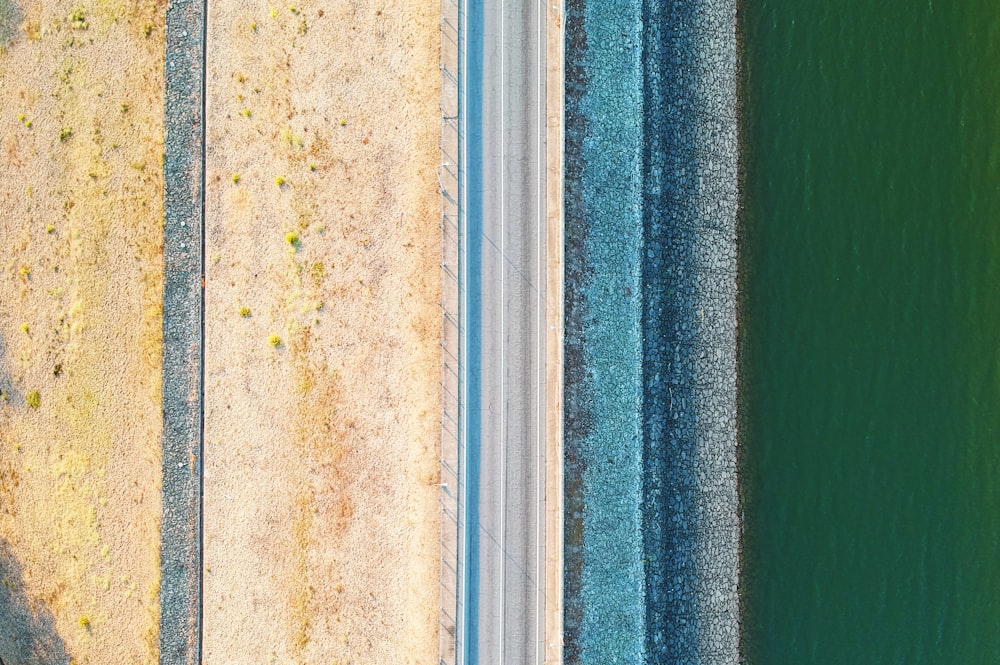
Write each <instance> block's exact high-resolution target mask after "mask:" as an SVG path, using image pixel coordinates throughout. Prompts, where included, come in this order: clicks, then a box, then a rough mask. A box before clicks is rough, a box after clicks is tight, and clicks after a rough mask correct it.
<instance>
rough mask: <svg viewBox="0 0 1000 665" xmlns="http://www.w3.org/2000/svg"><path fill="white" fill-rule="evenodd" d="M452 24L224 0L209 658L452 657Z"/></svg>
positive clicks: (219, 6)
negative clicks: (447, 285)
mask: <svg viewBox="0 0 1000 665" xmlns="http://www.w3.org/2000/svg"><path fill="white" fill-rule="evenodd" d="M439 20H440V5H439V4H438V3H436V2H429V1H423V0H421V1H419V2H417V1H414V0H384V1H380V0H348V1H344V0H307V1H306V2H303V3H301V4H298V3H296V4H294V5H292V6H289V5H287V4H280V5H279V4H269V3H267V2H260V1H251V2H246V3H232V2H214V3H210V6H209V29H208V59H209V68H208V107H207V109H208V124H207V127H208V146H209V149H208V159H207V171H206V173H207V180H208V188H207V199H208V203H207V213H206V227H207V254H206V257H207V263H208V268H207V273H206V285H207V296H206V297H207V310H206V315H207V322H208V324H207V330H206V344H207V347H206V349H207V364H206V386H205V390H206V421H205V446H206V449H205V460H204V462H205V566H206V568H205V617H204V626H205V633H204V659H205V662H206V663H208V664H210V665H216V664H217V665H222V664H224V663H270V662H277V663H323V664H324V665H329V664H330V663H341V664H347V663H355V664H360V663H373V664H376V663H377V664H389V663H392V664H396V663H400V664H402V663H426V664H428V665H430V664H431V663H435V662H436V658H437V608H438V597H437V589H438V561H439V558H438V528H439V526H438V510H437V491H438V488H437V487H436V483H437V479H438V442H439V430H438V428H439V425H438V420H439V417H440V387H439V376H440V366H441V365H440V350H439V345H438V340H439V333H440V309H439V304H438V303H439V298H440V268H439V262H440V242H441V239H440V232H439V210H440V205H439V199H438V193H437V176H436V171H435V168H436V164H437V162H438V154H439V153H438V136H439V112H438V103H439V95H440V86H439V80H440V73H439V69H438V56H439Z"/></svg>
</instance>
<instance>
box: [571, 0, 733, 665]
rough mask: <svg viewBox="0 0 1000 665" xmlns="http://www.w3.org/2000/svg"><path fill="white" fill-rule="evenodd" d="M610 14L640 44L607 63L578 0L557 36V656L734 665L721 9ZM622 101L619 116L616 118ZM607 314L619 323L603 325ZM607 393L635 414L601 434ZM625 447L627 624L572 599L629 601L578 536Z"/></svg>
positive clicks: (729, 107) (728, 84) (728, 164)
mask: <svg viewBox="0 0 1000 665" xmlns="http://www.w3.org/2000/svg"><path fill="white" fill-rule="evenodd" d="M622 4H623V5H624V6H625V9H624V10H625V11H635V12H636V13H637V14H639V13H641V16H642V17H644V20H643V21H642V22H641V27H638V26H633V25H632V24H629V26H628V28H627V29H625V28H623V29H622V30H621V34H622V35H623V38H622V42H624V43H625V45H626V47H625V48H624V49H621V48H618V46H614V47H612V46H611V45H609V44H608V42H607V40H599V39H594V40H592V43H593V46H589V47H588V39H587V38H588V37H589V36H591V35H589V34H587V30H593V29H594V28H593V27H591V25H588V24H587V23H586V19H587V18H589V17H590V16H591V14H593V13H595V12H596V11H597V9H598V8H596V7H595V6H594V5H589V6H588V4H587V3H586V2H585V1H581V2H580V3H578V4H577V5H576V6H577V8H578V11H579V12H580V15H581V17H582V18H583V21H580V28H579V29H580V31H582V33H583V34H572V33H571V34H568V37H567V57H568V62H574V61H575V62H579V63H582V64H579V65H578V66H577V69H576V70H574V76H570V75H568V76H567V86H566V95H567V102H566V103H567V108H568V109H569V108H571V107H574V108H576V109H577V112H578V116H577V117H576V118H574V119H569V123H568V129H569V132H568V133H567V136H568V137H569V136H572V135H573V133H574V132H576V133H578V134H579V136H578V137H577V138H576V139H568V140H567V156H566V159H567V169H566V172H567V181H569V182H571V183H572V184H571V185H568V186H567V194H566V196H567V227H568V231H567V233H568V236H569V238H570V243H569V244H568V245H567V253H568V256H567V313H568V318H567V359H568V360H567V368H566V372H567V378H566V380H567V386H568V389H567V415H566V418H567V423H569V422H571V421H572V422H574V423H575V428H576V429H575V430H571V428H570V427H569V425H567V430H568V440H567V442H566V447H567V451H568V454H569V455H570V456H574V457H575V458H574V457H570V458H568V459H567V466H568V469H569V470H570V473H574V467H575V473H576V474H577V478H576V479H574V478H573V477H572V476H570V475H567V479H566V481H567V488H569V489H568V493H567V499H566V501H567V521H568V522H570V527H569V528H568V530H567V532H566V537H567V543H568V546H567V553H568V555H569V559H568V561H567V571H568V578H567V587H566V589H567V599H566V604H567V608H568V609H567V624H568V626H567V636H568V638H567V639H568V645H567V649H568V651H569V652H570V653H574V654H576V655H577V656H578V657H579V659H580V662H582V663H589V662H598V661H599V660H600V659H601V658H605V659H607V658H612V659H613V658H619V659H621V660H622V662H625V661H630V662H631V660H633V659H635V658H637V657H639V658H642V659H646V660H648V662H660V661H661V660H662V659H664V658H680V659H700V660H702V661H707V662H712V663H736V662H738V661H739V598H738V592H737V588H738V574H739V546H740V535H739V502H738V495H737V476H736V468H737V467H736V289H737V286H736V216H737V215H736V212H737V205H738V177H737V162H738V145H737V142H736V125H737V115H736V88H737V79H736V17H735V12H736V5H735V2H734V1H733V0H713V1H712V2H710V3H708V5H707V6H706V7H703V8H701V9H700V10H695V9H693V8H688V7H669V8H668V7H666V6H665V5H663V4H662V3H661V2H659V1H658V0H646V1H645V2H642V3H641V4H640V3H638V2H626V3H622ZM640 9H641V12H640ZM619 11H623V10H622V9H621V8H619ZM649 17H659V18H660V20H659V21H657V20H650V18H649ZM569 20H570V21H572V20H573V19H572V18H570V19H569ZM597 23H598V25H597V27H598V28H601V29H603V28H604V26H603V24H601V23H600V22H597ZM568 30H569V29H568ZM630 49H631V50H630ZM640 52H641V57H638V58H636V57H635V56H636V55H638V54H639V53H640ZM636 62H638V64H634V63H636ZM692 63H694V64H695V65H696V66H694V67H692ZM609 67H617V68H619V69H618V71H621V70H624V71H626V73H627V74H626V75H627V76H629V77H633V78H632V80H633V81H634V82H635V84H636V85H637V86H638V87H639V89H640V92H641V98H640V99H638V100H631V99H623V97H622V95H621V94H620V93H619V94H611V93H609V90H610V86H608V84H607V78H608V68H609ZM597 81H600V82H601V86H598V85H597ZM619 87H620V84H619ZM595 100H596V101H595ZM626 102H627V103H629V104H633V106H629V107H628V109H623V107H625V106H626ZM623 110H624V112H623ZM633 110H636V111H637V112H638V113H639V115H640V116H641V130H640V132H639V134H640V135H641V136H642V139H643V141H642V147H641V152H640V154H634V153H629V152H627V151H628V150H629V149H630V148H631V144H630V143H629V140H628V139H627V138H626V139H625V140H622V139H621V137H620V136H618V135H616V133H615V132H616V131H621V129H622V128H623V127H624V126H626V125H627V122H626V121H625V120H621V118H622V117H623V116H627V115H628V114H629V113H630V112H632V111H633ZM610 111H614V114H613V115H615V117H616V118H618V119H619V122H618V124H617V125H615V126H613V127H610V128H609V126H608V125H607V123H606V122H605V121H603V120H602V118H601V114H602V112H603V113H604V114H608V115H611V113H610ZM567 116H568V118H569V113H568V114H567ZM602 123H603V124H602ZM602 132H603V133H602ZM601 145H603V146H604V150H603V152H602V150H601V148H600V147H599V146H601ZM608 154H611V156H610V157H609V156H608ZM609 159H610V160H614V159H617V160H618V161H617V164H616V166H615V168H616V169H617V171H615V178H616V179H617V181H618V182H616V185H615V187H610V188H609V189H614V190H615V191H616V192H617V193H618V199H619V200H618V201H614V202H611V203H613V204H615V205H617V207H608V206H609V202H608V199H607V198H606V195H604V196H605V198H601V197H602V193H601V187H602V186H603V185H604V183H605V181H606V180H607V178H602V177H599V174H600V173H601V170H602V169H604V172H605V173H606V172H607V171H608V169H607V167H606V166H605V167H602V166H601V165H600V163H599V161H600V160H609ZM622 173H624V174H625V176H622V175H621V174H622ZM623 177H624V178H625V184H621V180H622V179H623ZM637 181H638V182H637ZM635 191H638V192H639V196H640V201H639V204H638V209H635V210H633V209H629V208H628V205H629V196H630V193H631V192H635ZM623 192H624V193H623ZM573 197H576V198H573ZM588 197H589V198H588ZM601 206H605V208H606V209H602V208H601ZM616 216H617V217H616ZM625 217H628V218H629V220H628V221H626V220H625V219H624V218H625ZM629 222H630V224H629ZM622 229H627V230H626V234H627V233H631V232H634V233H638V234H641V242H640V246H639V248H638V251H635V252H634V253H633V250H629V249H628V247H630V246H631V245H629V244H628V243H621V242H620V243H619V244H618V246H617V247H616V248H615V251H617V252H618V254H617V256H618V258H619V259H620V260H619V263H618V264H609V263H608V262H607V259H606V256H605V255H606V254H607V252H608V246H607V241H606V240H605V242H604V243H602V242H601V236H602V235H606V234H607V232H608V231H609V230H617V231H618V232H619V233H621V230H622ZM574 238H575V239H576V244H573V242H574ZM632 258H634V259H635V260H637V261H639V262H640V264H641V272H640V275H639V277H638V288H637V289H635V290H634V292H630V291H629V289H628V288H627V287H626V288H625V289H624V291H623V289H622V285H623V284H627V283H628V282H629V281H630V278H631V275H630V274H629V273H628V270H629V269H630V266H629V261H630V260H632ZM609 266H611V272H609ZM616 271H617V272H616ZM609 295H610V296H611V297H612V298H620V299H621V301H625V300H627V299H630V298H631V300H632V302H633V303H634V305H633V308H632V309H629V308H624V307H622V306H620V305H616V304H613V303H610V304H609V302H608V296H609ZM612 310H614V311H618V312H619V315H618V316H609V312H610V311H612ZM632 312H641V315H640V334H639V335H638V336H635V335H634V334H630V335H625V336H623V335H622V332H621V327H622V325H623V324H624V322H625V321H628V320H630V319H629V317H630V316H632ZM571 349H573V350H572V351H571ZM612 361H615V362H618V363H621V362H623V361H624V362H628V363H635V364H636V366H637V368H640V369H641V371H640V375H641V376H640V382H641V383H640V385H639V386H638V387H633V386H631V384H628V383H622V381H621V379H614V378H613V377H615V376H620V375H621V371H620V369H619V368H617V367H616V366H615V365H614V364H613V362H612ZM616 372H617V374H616ZM598 377H599V378H600V380H598ZM608 385H614V386H616V387H617V391H618V392H619V393H620V392H621V391H622V390H625V391H626V393H628V394H629V395H632V396H633V397H634V399H635V402H636V404H637V408H636V412H635V413H634V414H633V415H631V416H630V417H629V418H628V419H627V422H626V423H618V425H615V422H616V421H615V417H614V416H613V415H612V414H610V413H602V412H601V409H600V408H599V405H600V403H601V400H606V399H607V393H608V392H609V391H608V389H607V386H608ZM632 391H635V392H632ZM619 420H621V418H619ZM616 426H617V427H618V428H619V429H617V430H616V429H614V427H616ZM622 426H624V427H626V430H621V427H622ZM609 432H610V434H609ZM629 432H636V436H638V437H639V441H636V440H634V439H632V438H631V435H630V434H629ZM571 439H572V440H571ZM612 439H614V441H613V440H612ZM640 442H641V443H640ZM612 444H614V446H612ZM633 446H638V447H639V451H638V455H637V456H636V457H637V459H636V460H635V461H634V466H633V467H631V468H630V469H628V470H627V472H626V474H625V476H624V477H625V479H626V483H625V486H629V487H630V486H631V485H629V484H630V483H632V482H639V483H641V490H640V492H639V494H638V497H633V496H632V495H631V494H628V493H626V494H624V495H622V494H621V493H619V494H618V497H617V500H619V501H622V500H625V501H634V502H635V504H634V505H633V506H632V509H633V510H634V511H635V514H637V515H638V516H639V520H640V522H639V525H638V528H636V529H634V530H632V529H625V530H623V529H622V527H621V526H618V527H616V532H617V533H618V534H619V536H620V537H619V538H617V539H616V542H615V543H614V545H615V548H616V549H615V552H614V553H615V555H616V556H619V557H620V556H621V553H622V552H623V551H626V550H627V551H629V552H630V553H631V556H633V557H636V559H637V560H636V561H632V562H631V563H628V564H626V568H627V569H629V570H632V569H634V568H635V567H636V566H638V567H639V568H640V569H641V576H642V582H641V586H642V588H643V589H644V599H643V602H642V607H641V608H637V607H634V606H627V607H626V606H624V605H622V606H612V607H608V606H603V605H600V604H598V603H596V602H593V600H591V599H590V598H589V597H588V596H589V594H590V593H592V591H593V589H594V588H603V589H605V590H607V589H611V590H615V591H620V589H621V587H622V584H623V580H625V581H626V583H627V586H628V587H629V588H631V587H632V586H633V585H634V582H633V581H632V580H629V579H628V578H627V577H626V576H624V575H622V574H619V576H618V577H615V578H609V577H608V572H607V571H606V570H603V569H601V568H600V567H599V566H598V562H599V561H600V560H601V559H602V558H605V557H607V556H608V551H607V550H606V549H600V547H601V541H600V540H599V539H598V538H596V537H595V536H593V535H591V536H588V533H591V532H592V531H593V530H594V529H596V528H598V527H597V526H596V525H598V524H599V523H600V515H601V513H602V511H605V510H606V506H605V505H604V504H605V503H606V502H607V501H608V497H607V496H606V491H603V490H601V486H600V485H599V484H597V483H595V482H593V481H595V480H598V479H601V480H602V481H603V482H607V481H609V480H612V479H615V478H617V477H616V476H615V475H614V474H615V472H612V471H611V470H610V468H609V463H610V461H611V460H610V459H609V460H606V459H605V457H606V456H607V453H608V450H609V449H610V448H614V447H617V448H621V447H625V448H629V449H631V447H633ZM620 461H621V460H619V459H618V457H615V458H614V459H613V462H614V463H615V464H618V463H619V462H620ZM625 461H628V460H625ZM618 473H620V472H618ZM588 477H590V478H592V479H593V480H592V481H589V482H588V481H587V480H586V478H588ZM580 478H583V479H584V482H583V484H582V485H580V484H578V483H579V479H580ZM574 481H576V483H577V484H574ZM618 487H619V488H622V487H623V485H621V483H619V485H618ZM622 496H624V497H625V498H624V499H622V498H621V497H622ZM619 512H620V510H619ZM623 514H627V511H626V513H623ZM571 518H572V519H571ZM619 568H620V566H619ZM615 610H617V611H620V612H630V613H633V616H636V617H638V616H640V615H641V635H629V636H624V638H622V639H621V641H620V642H619V643H618V646H616V647H614V648H613V649H610V650H609V649H608V647H606V646H604V645H606V644H607V642H608V640H609V636H608V635H606V634H601V636H600V637H598V636H597V633H600V632H601V631H604V629H603V628H601V627H602V626H604V625H605V624H606V623H607V622H608V621H610V617H611V614H610V612H612V611H615ZM588 630H589V631H592V632H594V633H595V634H590V633H588ZM619 637H621V636H619ZM570 641H572V644H570V643H569V642H570ZM599 645H600V646H599ZM598 651H600V654H601V656H600V658H598V657H597V653H598Z"/></svg>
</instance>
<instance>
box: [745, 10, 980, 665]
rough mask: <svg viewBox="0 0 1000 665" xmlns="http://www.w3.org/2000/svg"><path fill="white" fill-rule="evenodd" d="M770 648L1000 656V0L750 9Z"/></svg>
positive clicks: (754, 580)
mask: <svg viewBox="0 0 1000 665" xmlns="http://www.w3.org/2000/svg"><path fill="white" fill-rule="evenodd" d="M741 11H742V18H741V31H742V37H743V45H744V52H743V55H742V57H743V66H744V76H745V80H744V86H745V87H744V97H743V106H744V120H743V126H742V137H743V142H744V152H743V155H744V157H743V158H744V172H745V177H746V182H745V184H744V190H743V194H744V197H745V215H744V219H743V227H742V231H741V232H742V236H741V253H742V261H743V265H742V275H741V279H742V289H743V310H742V313H741V326H742V345H741V353H742V360H741V377H742V378H741V381H742V385H741V391H742V392H741V405H740V408H741V417H742V419H743V429H742V435H741V436H742V446H743V449H742V452H743V474H742V484H743V490H744V493H745V503H744V508H745V522H744V526H745V534H744V538H745V541H744V597H743V609H744V615H745V626H744V630H745V635H744V649H745V653H746V654H747V656H748V657H749V662H751V663H759V664H761V665H763V664H767V665H775V664H780V663H796V664H799V663H830V664H834V663H844V664H851V665H859V664H864V663H873V664H875V663H878V664H880V665H884V664H886V663H904V662H905V663H962V664H969V663H994V662H998V660H997V659H998V658H1000V375H998V370H1000V356H998V351H1000V336H998V333H1000V140H998V139H1000V133H998V132H1000V75H998V70H997V67H998V66H1000V5H997V4H996V3H995V2H987V1H972V0H970V1H964V2H939V1H931V2H910V1H904V0H883V1H882V2H867V1H866V2H862V1H860V0H858V1H853V2H852V1H847V2H827V3H816V2H804V1H802V0H767V1H764V2H747V3H742V5H741Z"/></svg>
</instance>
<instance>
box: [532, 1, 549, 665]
mask: <svg viewBox="0 0 1000 665" xmlns="http://www.w3.org/2000/svg"><path fill="white" fill-rule="evenodd" d="M544 5H545V0H541V1H539V0H536V2H535V7H536V20H537V21H538V42H537V44H536V49H537V52H536V55H537V67H538V77H539V79H538V82H539V83H544V82H545V71H544V65H543V61H542V53H543V51H542V49H543V48H544V47H545V44H546V43H547V42H546V40H545V31H544V25H545V22H544V20H543V19H544V12H543V9H542V8H543V6H544ZM536 90H539V91H540V92H539V93H538V100H537V103H538V109H539V111H538V116H539V117H538V121H539V122H538V126H537V129H536V131H537V132H538V134H537V136H536V148H537V157H536V159H537V161H536V168H537V169H538V178H537V179H536V181H535V193H536V196H537V197H538V211H537V213H538V218H537V220H536V224H537V225H538V226H537V230H536V233H537V237H536V238H535V240H536V249H535V252H536V254H537V261H538V270H537V273H538V274H537V276H536V277H535V279H536V280H537V283H538V289H536V291H535V293H536V294H537V299H536V300H537V309H536V316H537V317H538V319H537V320H536V322H535V323H536V325H535V335H536V339H535V367H536V371H537V372H538V383H537V384H536V386H535V391H536V392H535V400H536V409H537V412H536V418H535V427H536V430H535V431H536V436H535V483H536V490H535V491H536V492H537V494H536V500H535V504H536V513H535V528H536V529H537V534H536V561H535V631H536V634H535V644H536V647H535V648H536V651H535V661H536V662H537V663H543V662H544V660H545V597H544V592H545V560H544V552H545V528H544V525H545V522H544V519H545V515H544V510H543V508H544V502H545V478H544V477H543V475H542V474H543V457H542V451H543V447H542V446H543V432H544V431H545V416H546V412H545V397H546V394H545V388H544V386H545V363H544V362H543V360H542V335H544V334H545V323H544V321H545V315H546V312H545V301H544V299H543V298H542V293H543V292H544V291H543V289H545V288H546V287H547V286H548V284H547V280H546V278H545V272H544V262H543V256H542V240H543V238H542V234H543V233H544V232H545V229H546V224H545V221H546V220H545V199H546V195H547V191H546V189H545V188H544V187H543V183H544V182H545V176H546V175H547V173H546V167H547V162H545V161H544V159H543V158H544V155H543V152H542V143H543V138H544V137H545V134H544V132H545V117H546V112H545V102H546V97H545V95H544V90H545V87H544V86H538V87H537V88H536Z"/></svg>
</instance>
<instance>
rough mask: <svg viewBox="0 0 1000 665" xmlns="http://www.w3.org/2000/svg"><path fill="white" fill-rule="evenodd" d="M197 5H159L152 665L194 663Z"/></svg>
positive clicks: (197, 609) (199, 135)
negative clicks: (158, 404) (158, 419)
mask: <svg viewBox="0 0 1000 665" xmlns="http://www.w3.org/2000/svg"><path fill="white" fill-rule="evenodd" d="M204 26H205V5H204V4H203V2H201V1H200V0H194V1H191V0H174V1H173V2H171V3H170V5H169V6H168V7H167V33H166V65H165V66H166V111H165V127H164V129H165V133H166V137H165V145H164V180H165V183H164V185H165V191H164V197H165V200H164V229H163V236H164V246H163V257H164V288H163V523H162V535H161V554H160V556H161V559H160V568H161V574H162V579H161V583H160V663H162V664H164V665H166V664H171V665H172V664H180V663H185V664H189V665H194V664H196V663H199V662H200V661H201V645H200V641H201V448H202V444H201V442H202V348H203V346H202V344H203V342H202V327H203V326H202V323H203V318H202V311H203V301H202V274H203V258H202V253H203V252H202V245H203V234H202V226H203V220H204V217H203V211H204V194H203V187H204V179H203V172H204V154H205V150H204V132H203V110H204V74H203V72H204V62H205V57H204V56H205V43H204Z"/></svg>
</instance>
